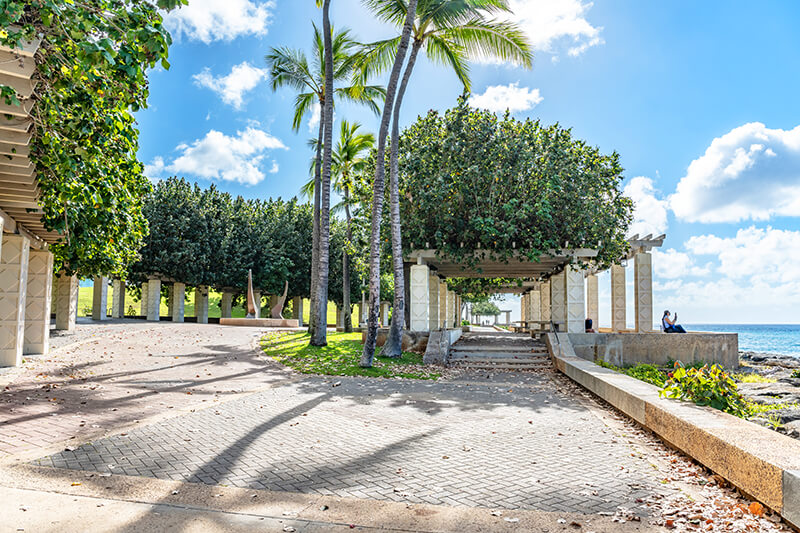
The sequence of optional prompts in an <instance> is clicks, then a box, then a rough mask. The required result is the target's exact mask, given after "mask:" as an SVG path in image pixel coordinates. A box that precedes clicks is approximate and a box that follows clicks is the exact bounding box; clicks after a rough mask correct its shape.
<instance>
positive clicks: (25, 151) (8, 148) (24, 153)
mask: <svg viewBox="0 0 800 533" xmlns="http://www.w3.org/2000/svg"><path fill="white" fill-rule="evenodd" d="M30 153H31V149H30V148H29V147H28V146H21V145H19V146H18V145H15V144H9V143H6V142H3V139H2V138H0V155H10V156H18V157H28V156H29V155H30Z"/></svg>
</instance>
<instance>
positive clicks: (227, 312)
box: [219, 291, 233, 318]
mask: <svg viewBox="0 0 800 533" xmlns="http://www.w3.org/2000/svg"><path fill="white" fill-rule="evenodd" d="M219 305H220V316H222V318H231V313H233V293H232V292H229V291H223V292H222V301H221V302H220V304H219Z"/></svg>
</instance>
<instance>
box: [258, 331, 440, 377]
mask: <svg viewBox="0 0 800 533" xmlns="http://www.w3.org/2000/svg"><path fill="white" fill-rule="evenodd" d="M309 338H310V336H309V334H308V333H299V332H279V333H270V334H268V335H266V336H265V337H264V338H263V339H261V347H262V349H263V350H264V353H265V354H267V356H269V357H272V358H273V359H275V360H276V361H278V362H279V363H281V364H284V365H286V366H288V367H290V368H293V369H294V370H297V371H298V372H301V373H303V374H322V375H326V376H367V377H384V378H407V379H437V378H438V377H439V374H438V373H437V372H434V371H431V370H430V369H428V368H426V367H424V366H423V365H422V356H421V355H420V354H415V353H411V352H403V355H402V356H401V357H395V358H386V357H376V358H375V364H374V366H372V367H371V368H362V367H361V366H360V365H359V361H360V358H361V350H362V347H361V333H328V345H327V346H310V345H309V344H308V341H309Z"/></svg>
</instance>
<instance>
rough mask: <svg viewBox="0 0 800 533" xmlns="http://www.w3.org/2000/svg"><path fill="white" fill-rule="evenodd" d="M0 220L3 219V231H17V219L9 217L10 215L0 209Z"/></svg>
mask: <svg viewBox="0 0 800 533" xmlns="http://www.w3.org/2000/svg"><path fill="white" fill-rule="evenodd" d="M0 220H2V221H3V231H4V232H5V233H16V232H17V221H16V220H14V219H13V218H11V215H9V214H8V213H6V212H5V211H3V210H2V209H0Z"/></svg>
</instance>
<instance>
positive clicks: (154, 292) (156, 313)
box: [147, 279, 161, 322]
mask: <svg viewBox="0 0 800 533" xmlns="http://www.w3.org/2000/svg"><path fill="white" fill-rule="evenodd" d="M147 320H149V321H151V322H158V321H159V320H161V280H160V279H150V280H148V282H147Z"/></svg>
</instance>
